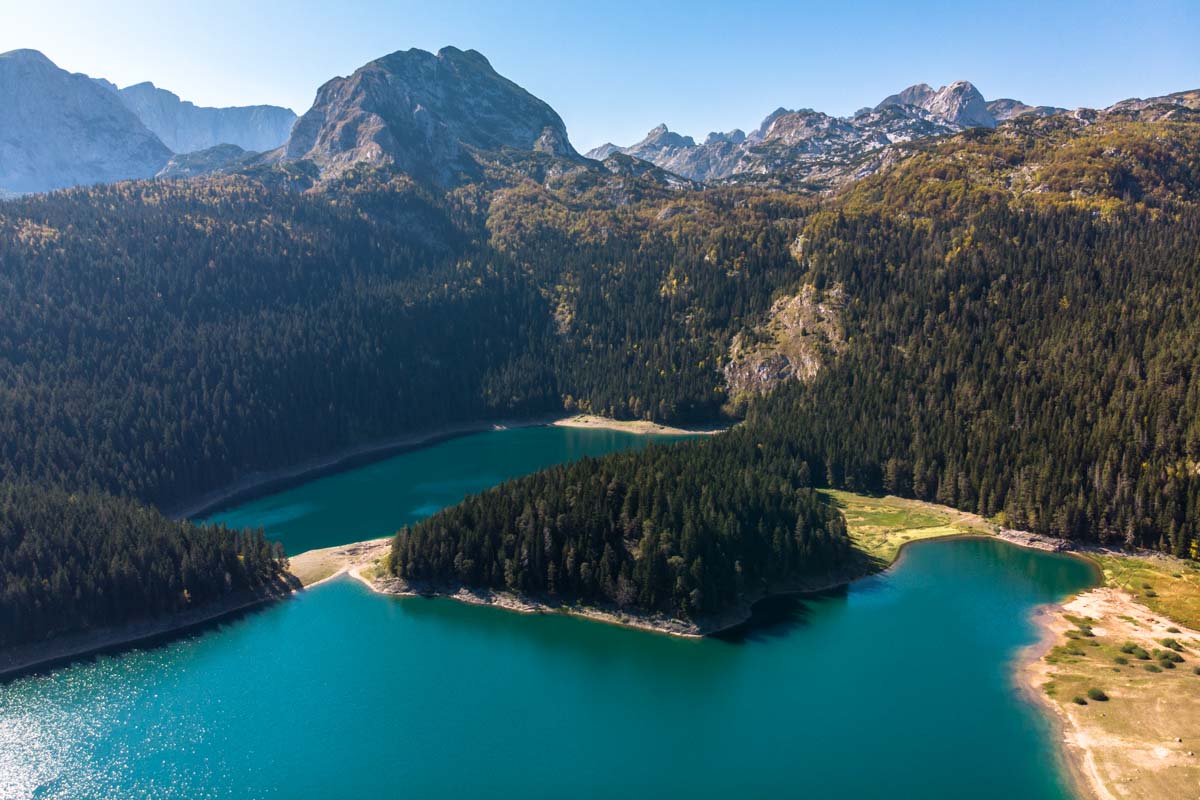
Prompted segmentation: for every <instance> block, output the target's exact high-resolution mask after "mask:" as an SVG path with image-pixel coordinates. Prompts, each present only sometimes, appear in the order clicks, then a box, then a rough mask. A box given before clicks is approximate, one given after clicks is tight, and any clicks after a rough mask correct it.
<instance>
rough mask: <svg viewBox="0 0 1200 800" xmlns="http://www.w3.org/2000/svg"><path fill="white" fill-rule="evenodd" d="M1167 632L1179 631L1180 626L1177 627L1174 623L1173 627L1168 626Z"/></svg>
mask: <svg viewBox="0 0 1200 800" xmlns="http://www.w3.org/2000/svg"><path fill="white" fill-rule="evenodd" d="M1167 633H1179V628H1176V627H1175V626H1174V625H1172V626H1171V627H1169V628H1167Z"/></svg>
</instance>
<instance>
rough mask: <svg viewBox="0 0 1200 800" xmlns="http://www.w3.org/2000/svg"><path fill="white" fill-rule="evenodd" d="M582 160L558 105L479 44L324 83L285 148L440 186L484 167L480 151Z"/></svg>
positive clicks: (404, 57) (415, 54)
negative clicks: (505, 71) (511, 74)
mask: <svg viewBox="0 0 1200 800" xmlns="http://www.w3.org/2000/svg"><path fill="white" fill-rule="evenodd" d="M510 148H511V149H515V150H518V151H524V152H543V153H549V154H552V155H556V156H563V157H567V158H572V159H575V158H578V156H577V154H576V153H575V151H574V149H572V147H571V144H570V142H569V141H568V139H567V131H566V127H565V126H564V125H563V121H562V119H561V118H560V117H559V116H558V114H557V113H555V111H554V109H552V108H550V106H548V105H546V104H545V103H544V102H542V101H541V100H539V99H538V98H536V97H534V96H533V95H531V94H530V93H529V92H527V91H525V90H524V89H522V88H521V87H520V86H517V85H516V84H515V83H513V82H512V81H510V80H508V79H506V78H504V77H502V76H500V75H499V74H497V73H496V71H495V70H494V69H492V65H491V64H489V63H488V60H487V59H486V58H484V57H483V56H482V55H480V54H479V53H477V52H475V51H474V50H467V51H463V50H459V49H457V48H453V47H446V48H443V49H441V50H439V51H438V52H437V54H436V55H435V54H432V53H428V52H425V51H423V50H416V49H414V50H407V51H400V52H396V53H392V54H391V55H387V56H384V57H383V58H380V59H377V60H375V61H372V62H370V63H369V64H367V65H365V66H363V67H361V68H359V69H358V70H356V71H355V72H354V74H353V75H351V76H349V77H347V78H334V79H333V80H331V81H329V82H328V83H326V84H325V85H324V86H322V87H321V88H320V89H319V90H318V91H317V99H316V102H314V103H313V107H312V108H311V109H310V110H309V111H308V112H307V113H305V114H304V115H303V116H302V117H300V119H299V120H298V121H297V122H296V125H295V127H294V128H293V130H292V135H291V138H290V139H289V140H288V142H287V145H286V146H285V148H284V150H283V158H285V159H288V160H296V159H308V160H310V161H312V162H313V163H315V164H316V165H317V166H318V167H319V168H320V169H321V171H322V173H323V174H325V175H329V174H334V175H336V174H338V173H339V172H342V171H344V170H346V169H347V168H349V167H351V166H354V165H356V164H369V165H380V166H391V167H394V168H396V169H399V170H402V171H404V172H407V173H409V174H411V175H413V176H414V177H417V178H419V179H428V180H432V181H433V182H435V183H437V184H440V185H450V184H453V183H455V182H456V181H457V180H459V179H460V178H461V177H462V176H464V175H471V174H474V173H475V172H476V171H477V169H478V161H477V160H476V158H475V154H476V153H479V152H485V153H486V152H498V151H503V150H506V149H510Z"/></svg>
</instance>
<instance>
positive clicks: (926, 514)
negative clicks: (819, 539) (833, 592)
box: [820, 489, 997, 565]
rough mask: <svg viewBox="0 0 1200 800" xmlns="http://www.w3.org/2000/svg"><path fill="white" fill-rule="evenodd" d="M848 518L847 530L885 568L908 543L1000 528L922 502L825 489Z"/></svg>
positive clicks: (864, 550) (826, 494)
mask: <svg viewBox="0 0 1200 800" xmlns="http://www.w3.org/2000/svg"><path fill="white" fill-rule="evenodd" d="M820 492H821V494H823V495H825V496H826V497H827V498H829V500H830V501H831V502H833V503H834V504H836V505H837V507H838V508H839V509H840V510H841V512H842V515H843V516H844V517H845V518H846V527H847V529H848V531H849V533H850V538H851V540H853V542H854V544H855V546H856V547H858V549H859V550H861V551H862V552H864V553H866V554H867V555H868V556H870V557H871V558H872V559H873V560H875V561H876V562H877V563H879V564H881V565H887V564H890V563H892V562H893V561H895V560H896V556H897V555H898V554H899V552H900V548H901V547H902V546H903V545H904V544H905V543H906V542H913V541H918V540H921V539H937V538H940V537H944V536H957V535H962V534H968V533H973V534H992V533H995V532H996V529H997V526H995V525H993V524H992V523H990V522H988V521H986V520H984V519H983V518H982V517H979V516H977V515H975V514H968V513H966V512H962V511H955V510H954V509H951V508H946V507H944V506H937V505H934V504H932V503H923V502H921V501H920V500H906V499H904V498H901V497H892V496H891V495H889V496H887V497H867V496H865V495H860V494H851V493H850V492H843V491H838V490H835V489H821V490H820Z"/></svg>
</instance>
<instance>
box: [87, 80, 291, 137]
mask: <svg viewBox="0 0 1200 800" xmlns="http://www.w3.org/2000/svg"><path fill="white" fill-rule="evenodd" d="M110 85H111V84H110ZM117 95H118V96H119V97H120V98H121V102H123V103H124V104H125V106H126V107H127V108H129V110H130V111H132V112H133V113H134V114H136V115H137V116H138V119H140V120H141V121H142V123H143V124H145V126H146V127H147V128H149V129H150V130H151V131H153V132H154V133H155V135H157V136H158V138H159V139H161V140H162V143H163V144H165V145H166V146H167V147H169V148H171V150H172V151H173V152H175V153H193V152H196V151H197V150H206V149H208V148H210V147H215V146H216V145H219V144H234V145H237V146H238V147H240V148H242V149H243V150H252V151H255V152H262V151H265V150H274V149H275V148H276V147H279V146H280V145H281V144H283V143H284V142H286V141H287V138H288V135H289V134H290V133H291V131H292V125H293V124H294V123H295V122H296V114H295V112H293V111H292V110H291V109H290V108H280V107H279V106H240V107H232V108H208V107H205V106H197V105H195V104H193V103H190V102H187V101H186V100H180V99H179V97H178V96H177V95H175V94H173V93H172V92H168V91H167V90H166V89H159V88H158V87H156V86H155V85H154V84H153V83H150V82H145V83H138V84H135V85H133V86H127V87H125V88H124V89H120V90H119V91H118V92H117Z"/></svg>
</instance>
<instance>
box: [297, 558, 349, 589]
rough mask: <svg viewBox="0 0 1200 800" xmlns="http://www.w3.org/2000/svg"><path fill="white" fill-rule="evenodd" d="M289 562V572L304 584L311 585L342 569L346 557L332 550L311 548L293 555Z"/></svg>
mask: <svg viewBox="0 0 1200 800" xmlns="http://www.w3.org/2000/svg"><path fill="white" fill-rule="evenodd" d="M288 562H289V564H288V572H290V573H292V574H293V575H295V576H296V577H297V578H298V579H299V581H300V584H301V585H302V586H311V585H312V584H314V583H316V582H317V581H323V580H325V579H326V578H328V577H329V576H330V575H333V574H334V573H336V572H337V571H338V570H339V569H341V568H342V565H343V564H344V559H343V558H341V557H339V556H338V555H337V554H335V553H334V552H331V550H310V551H308V552H307V553H301V554H300V555H298V556H292V558H290V559H288Z"/></svg>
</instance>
